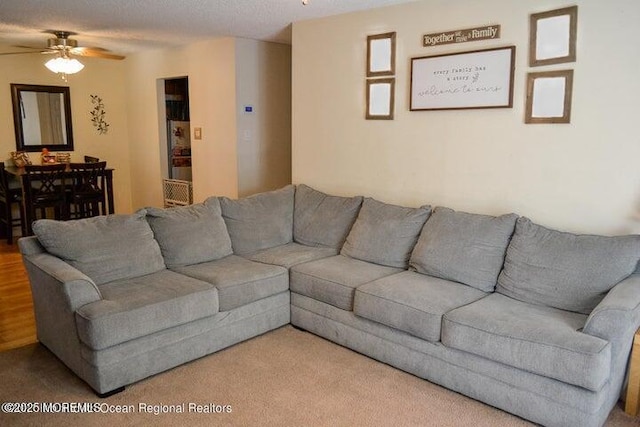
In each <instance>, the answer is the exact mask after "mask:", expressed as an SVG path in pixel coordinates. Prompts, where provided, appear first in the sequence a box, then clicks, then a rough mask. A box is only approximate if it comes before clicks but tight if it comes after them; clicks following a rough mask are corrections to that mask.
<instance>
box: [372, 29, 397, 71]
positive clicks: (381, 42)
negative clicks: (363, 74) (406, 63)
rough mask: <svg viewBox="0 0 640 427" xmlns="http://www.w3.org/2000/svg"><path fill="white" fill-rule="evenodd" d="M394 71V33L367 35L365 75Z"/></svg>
mask: <svg viewBox="0 0 640 427" xmlns="http://www.w3.org/2000/svg"><path fill="white" fill-rule="evenodd" d="M395 73H396V33H395V31H394V32H390V33H383V34H375V35H371V36H367V77H380V76H392V75H394V74H395Z"/></svg>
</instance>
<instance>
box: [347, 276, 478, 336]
mask: <svg viewBox="0 0 640 427" xmlns="http://www.w3.org/2000/svg"><path fill="white" fill-rule="evenodd" d="M486 295H487V294H486V293H484V292H482V291H479V290H477V289H475V288H472V287H470V286H466V285H463V284H460V283H456V282H450V281H448V280H444V279H439V278H437V277H431V276H426V275H424V274H420V273H415V272H412V271H405V272H402V273H398V274H394V275H392V276H387V277H383V278H382V279H378V280H374V281H373V282H370V283H367V284H365V285H362V286H360V287H358V288H357V289H356V293H355V299H354V306H353V312H354V313H355V314H356V315H358V316H360V317H364V318H366V319H369V320H373V321H375V322H378V323H382V324H383V325H387V326H391V327H392V328H395V329H399V330H401V331H404V332H406V333H408V334H411V335H413V336H416V337H419V338H422V339H425V340H427V341H433V342H437V341H440V329H441V324H442V316H443V315H444V314H445V313H446V312H448V311H450V310H453V309H454V308H458V307H462V306H463V305H467V304H469V303H471V302H473V301H476V300H478V299H480V298H483V297H485V296H486Z"/></svg>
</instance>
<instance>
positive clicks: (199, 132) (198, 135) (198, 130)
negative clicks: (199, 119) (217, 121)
mask: <svg viewBox="0 0 640 427" xmlns="http://www.w3.org/2000/svg"><path fill="white" fill-rule="evenodd" d="M193 139H202V128H193Z"/></svg>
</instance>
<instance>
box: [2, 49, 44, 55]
mask: <svg viewBox="0 0 640 427" xmlns="http://www.w3.org/2000/svg"><path fill="white" fill-rule="evenodd" d="M25 53H28V54H31V55H33V54H34V53H55V52H49V51H43V52H41V51H36V50H34V51H31V52H0V55H22V54H25Z"/></svg>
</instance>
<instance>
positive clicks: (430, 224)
mask: <svg viewBox="0 0 640 427" xmlns="http://www.w3.org/2000/svg"><path fill="white" fill-rule="evenodd" d="M516 219H518V215H516V214H507V215H501V216H498V217H495V216H489V215H479V214H472V213H466V212H456V211H454V210H452V209H449V208H443V207H437V208H435V210H434V211H433V214H431V216H430V217H429V220H428V221H427V223H426V224H425V226H424V228H423V229H422V233H421V234H420V238H419V239H418V243H417V244H416V247H415V249H414V250H413V253H412V254H411V259H410V262H409V263H410V266H411V267H413V268H414V269H415V270H416V271H418V272H419V273H423V274H428V275H430V276H435V277H440V278H442V279H447V280H453V281H455V282H460V283H464V284H465V285H469V286H473V287H474V288H477V289H480V290H481V291H484V292H493V291H494V289H495V287H496V281H497V280H498V274H500V270H501V269H502V264H503V263H504V257H505V252H506V251H507V246H508V245H509V240H510V239H511V235H512V234H513V229H514V227H515V225H516Z"/></svg>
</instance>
